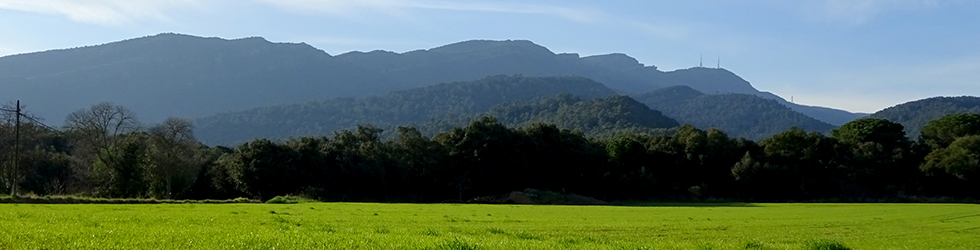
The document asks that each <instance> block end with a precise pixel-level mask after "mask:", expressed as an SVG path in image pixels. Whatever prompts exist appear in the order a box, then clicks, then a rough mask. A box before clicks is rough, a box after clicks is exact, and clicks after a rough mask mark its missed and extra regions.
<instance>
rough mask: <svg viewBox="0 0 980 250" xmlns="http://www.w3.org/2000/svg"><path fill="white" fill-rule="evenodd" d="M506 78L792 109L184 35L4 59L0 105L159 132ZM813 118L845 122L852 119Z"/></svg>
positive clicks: (513, 52) (535, 50) (719, 72)
mask: <svg viewBox="0 0 980 250" xmlns="http://www.w3.org/2000/svg"><path fill="white" fill-rule="evenodd" d="M500 74H507V75H511V74H522V75H525V76H562V75H575V76H582V77H587V78H590V79H593V80H596V81H598V82H602V83H605V84H606V85H607V86H608V87H609V88H611V89H614V90H616V91H619V92H621V93H632V94H637V93H645V92H649V91H652V90H655V89H659V88H662V87H665V86H674V85H688V86H691V87H693V88H695V89H697V90H699V91H701V92H704V93H712V94H714V93H747V94H754V95H759V96H764V97H767V98H771V99H776V100H777V101H780V102H781V103H784V104H786V102H785V100H782V99H781V98H778V97H777V96H775V95H771V94H768V93H764V92H759V91H758V90H755V89H754V88H753V87H752V86H751V85H750V84H749V83H748V82H747V81H745V80H744V79H741V78H740V77H738V76H737V75H735V74H734V73H732V72H729V71H727V70H724V69H708V68H700V67H699V68H692V69H686V70H677V71H670V72H663V71H660V70H658V69H657V67H655V66H647V65H643V64H640V63H639V62H638V61H636V59H634V58H632V57H629V56H627V55H624V54H609V55H596V56H588V57H580V56H579V55H577V54H556V53H554V52H552V51H550V50H548V49H547V48H545V47H543V46H540V45H537V44H534V43H532V42H530V41H510V40H508V41H465V42H460V43H455V44H450V45H445V46H441V47H437V48H432V49H428V50H416V51H411V52H406V53H393V52H386V51H372V52H350V53H345V54H341V55H337V56H331V55H329V54H327V53H325V52H323V51H321V50H318V49H316V48H313V47H311V46H309V45H307V44H290V43H272V42H269V41H266V40H264V39H262V38H244V39H234V40H225V39H220V38H201V37H194V36H188V35H179V34H160V35H155V36H149V37H143V38H137V39H130V40H126V41H120V42H114V43H108V44H103V45H98V46H90V47H83V48H74V49H64V50H53V51H45V52H37V53H30V54H22V55H14V56H7V57H2V58H0V89H3V90H4V91H0V101H3V100H8V101H9V100H15V99H19V100H22V101H23V102H24V103H26V104H27V106H28V107H30V108H31V109H32V111H33V112H34V113H36V114H38V115H40V116H42V117H44V118H47V119H49V120H53V122H52V123H58V122H61V119H63V117H65V116H66V115H67V114H68V113H70V112H72V111H74V110H77V109H81V108H86V107H88V106H90V105H92V104H95V103H98V102H102V101H111V102H116V103H117V104H121V105H124V106H127V107H129V108H131V109H133V110H134V111H135V112H136V113H137V114H139V115H140V118H142V119H143V120H144V121H147V122H156V121H160V120H162V119H164V118H165V117H167V116H182V117H199V116H204V115H210V114H215V113H219V112H228V111H234V110H245V109H250V108H258V107H264V106H270V105H280V104H290V103H301V102H306V101H315V100H323V99H327V98H334V97H363V96H371V95H380V94H385V93H389V92H391V91H398V90H406V89H412V88H417V87H422V86H428V85H432V84H437V83H445V82H457V81H471V80H476V79H481V78H483V77H486V76H490V75H500ZM786 105H789V106H790V107H793V108H794V109H797V110H801V112H810V111H806V110H805V109H802V108H801V107H797V106H794V105H792V104H786ZM808 114H811V113H808ZM812 115H814V117H818V118H819V119H825V120H834V119H837V120H847V119H851V116H850V115H853V114H850V113H847V112H844V111H838V112H837V113H831V114H818V113H813V114H812ZM825 116H826V117H825ZM841 117H843V118H841ZM835 121H836V120H835Z"/></svg>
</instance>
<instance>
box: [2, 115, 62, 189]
mask: <svg viewBox="0 0 980 250" xmlns="http://www.w3.org/2000/svg"><path fill="white" fill-rule="evenodd" d="M0 111H4V112H11V113H14V159H13V160H14V164H13V169H12V170H11V184H10V195H17V178H18V176H17V175H18V173H17V172H18V170H19V168H20V118H21V117H24V118H25V119H27V120H28V121H30V123H33V124H35V125H40V126H41V127H43V128H46V129H50V130H51V131H54V132H57V133H61V131H59V130H57V129H55V128H52V127H51V126H48V125H47V124H44V123H43V122H41V121H38V120H37V119H36V118H34V117H31V116H28V115H25V114H24V113H22V112H21V111H23V110H21V109H20V100H17V104H16V106H15V108H14V109H12V110H11V109H5V108H0Z"/></svg>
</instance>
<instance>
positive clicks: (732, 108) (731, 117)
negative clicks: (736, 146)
mask: <svg viewBox="0 0 980 250" xmlns="http://www.w3.org/2000/svg"><path fill="white" fill-rule="evenodd" d="M636 99H637V100H638V101H640V102H642V103H644V104H646V105H647V106H649V107H650V108H652V109H656V110H660V111H661V112H663V113H664V114H665V115H667V116H668V117H672V118H674V119H676V120H677V121H678V122H680V123H684V124H690V125H692V126H695V127H697V128H700V129H708V128H712V127H714V128H718V129H721V130H723V131H725V132H726V133H728V134H729V135H732V136H735V137H744V138H748V139H753V140H758V139H762V138H766V137H769V136H772V135H774V134H776V133H779V132H782V131H786V130H787V129H789V128H791V127H799V128H802V129H804V130H806V131H819V132H829V131H830V130H831V129H833V128H835V127H836V126H833V125H830V124H827V123H825V122H821V121H819V120H816V119H813V118H811V117H808V116H806V115H803V114H801V113H799V112H796V111H794V110H792V109H790V108H788V107H786V106H784V105H782V104H781V103H779V102H777V101H775V100H769V99H764V98H761V97H758V96H755V95H749V94H717V95H706V94H704V93H701V92H699V91H697V90H694V89H692V88H690V87H688V86H674V87H668V88H663V89H659V90H655V91H652V92H650V93H646V94H642V95H639V96H637V97H636Z"/></svg>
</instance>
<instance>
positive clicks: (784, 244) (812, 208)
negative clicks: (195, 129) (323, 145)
mask: <svg viewBox="0 0 980 250" xmlns="http://www.w3.org/2000/svg"><path fill="white" fill-rule="evenodd" d="M821 247H822V248H821ZM846 248H850V249H978V248H980V206H978V205H969V204H740V203H738V204H712V203H706V204H697V203H695V204H669V203H668V204H652V205H651V206H535V205H468V204H376V203H301V204H141V205H68V204H66V205H35V204H0V249H846Z"/></svg>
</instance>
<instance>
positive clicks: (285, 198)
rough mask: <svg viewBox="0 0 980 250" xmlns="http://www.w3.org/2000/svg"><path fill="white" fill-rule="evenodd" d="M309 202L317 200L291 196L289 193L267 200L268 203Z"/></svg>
mask: <svg viewBox="0 0 980 250" xmlns="http://www.w3.org/2000/svg"><path fill="white" fill-rule="evenodd" d="M309 202H315V201H313V200H309V199H305V198H302V197H297V196H289V195H287V196H281V195H280V196H276V197H272V199H269V200H267V201H265V203H266V204H297V203H309Z"/></svg>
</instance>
